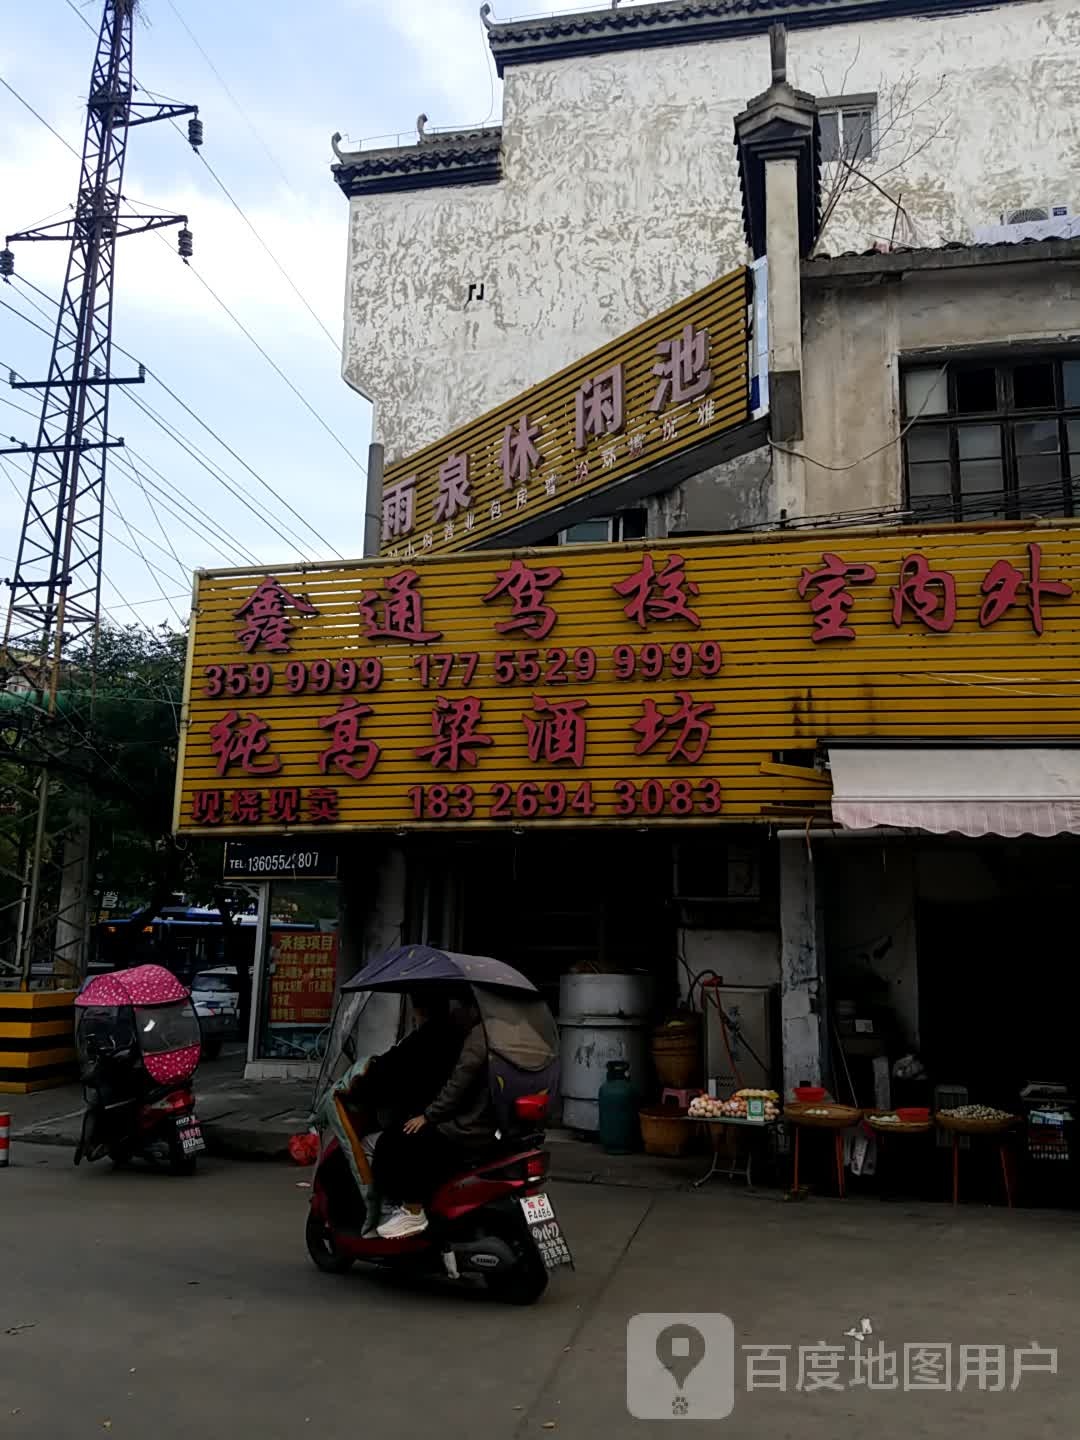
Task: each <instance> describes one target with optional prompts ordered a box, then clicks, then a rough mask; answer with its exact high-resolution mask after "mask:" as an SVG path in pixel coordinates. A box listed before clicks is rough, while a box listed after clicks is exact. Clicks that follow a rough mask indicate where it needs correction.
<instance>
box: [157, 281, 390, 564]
mask: <svg viewBox="0 0 1080 1440" xmlns="http://www.w3.org/2000/svg"><path fill="white" fill-rule="evenodd" d="M184 264H185V265H186V266H187V268H188V269H189V270H190V271H191V273H192V275H194V276H195V279H196V280H198V282H199V284H200V285H201V286H202V287H203V288H204V289H205V290H206V291H207V292H208V294H209V295H210V296H211V297H212V299H214V300H215V301H216V302H217V304H218V305H220V307H221V308H222V310H224V311H225V314H226V315H228V317H229V319H230V320H231V321H232V322H233V324H234V325H235V326H236V328H237V329H238V330H240V331H241V332H242V333H243V334H244V335H246V336H247V338H248V339H249V340H250V341H251V343H252V345H254V346H255V349H256V350H258V352H259V354H260V355H261V356H262V357H263V359H264V360H265V361H266V363H267V364H268V365H269V366H270V368H271V369H272V370H273V371H274V372H275V374H277V375H279V376H280V377H281V379H282V380H284V382H285V384H286V385H287V386H288V387H289V389H290V390H291V391H292V392H293V394H294V395H295V396H296V398H297V399H298V400H299V401H300V403H301V404H302V405H303V406H304V408H305V409H306V410H309V411H310V412H311V414H312V415H313V416H314V417H315V419H316V420H317V421H318V422H319V424H320V425H321V426H322V428H323V429H324V430H325V431H326V433H327V434H328V435H329V436H330V438H331V440H333V442H334V444H335V445H336V446H337V447H338V449H339V450H342V451H344V453H345V454H346V455H347V456H348V457H349V459H350V460H351V461H352V463H353V464H354V465H355V466H356V468H357V469H358V470H359V471H360V473H361V474H362V475H366V474H367V467H366V466H364V465H362V464H361V463H360V461H359V460H358V459H357V458H356V456H355V455H354V454H353V453H352V451H351V450H350V449H349V447H348V446H347V445H346V444H345V442H344V441H343V440H341V439H339V438H338V436H337V435H336V434H335V433H334V431H333V430H332V429H331V428H330V426H329V425H328V424H327V423H326V421H325V420H324V419H323V418H322V416H321V415H320V414H319V412H318V411H317V410H316V409H315V407H314V406H313V405H312V404H311V402H310V400H308V399H307V398H306V396H304V395H303V394H301V392H300V391H299V390H298V389H297V388H296V386H295V385H294V384H293V382H292V381H291V380H290V379H289V377H288V376H287V375H286V374H285V372H284V370H282V368H281V366H280V365H278V364H277V362H276V361H275V360H273V359H271V357H270V356H269V355H268V354H267V353H266V351H265V350H264V349H263V347H262V346H261V345H260V344H259V342H258V341H257V340H256V339H255V336H254V335H252V333H251V331H250V330H249V329H248V328H247V326H246V325H244V324H243V322H242V321H241V320H239V319H238V318H237V317H236V315H234V314H233V312H232V311H231V310H230V309H229V307H228V305H226V304H225V301H224V300H222V298H221V296H220V295H218V294H217V292H216V291H215V290H214V289H213V288H212V287H211V285H210V282H209V281H208V280H205V279H204V278H203V276H201V275H200V274H199V272H198V271H197V270H196V269H195V267H194V265H192V264H191V262H190V260H185V261H184ZM334 553H335V554H336V553H337V552H336V551H335V552H334Z"/></svg>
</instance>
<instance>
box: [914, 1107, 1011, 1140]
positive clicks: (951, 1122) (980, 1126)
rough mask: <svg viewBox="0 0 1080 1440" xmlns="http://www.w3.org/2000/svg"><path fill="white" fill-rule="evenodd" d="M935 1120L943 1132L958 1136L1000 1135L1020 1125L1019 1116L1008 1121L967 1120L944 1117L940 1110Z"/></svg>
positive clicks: (957, 1117) (956, 1116)
mask: <svg viewBox="0 0 1080 1440" xmlns="http://www.w3.org/2000/svg"><path fill="white" fill-rule="evenodd" d="M934 1119H935V1120H936V1121H937V1123H938V1124H939V1125H940V1126H941V1128H942V1130H952V1131H954V1132H955V1133H956V1134H957V1135H1000V1134H1002V1133H1003V1132H1004V1131H1006V1130H1011V1129H1012V1127H1013V1126H1014V1125H1018V1124H1019V1123H1020V1116H1019V1115H1010V1116H1009V1118H1008V1119H1007V1120H966V1119H964V1118H963V1117H962V1116H959V1115H943V1114H942V1113H941V1111H940V1110H939V1111H938V1113H937V1114H936V1115H935V1116H934Z"/></svg>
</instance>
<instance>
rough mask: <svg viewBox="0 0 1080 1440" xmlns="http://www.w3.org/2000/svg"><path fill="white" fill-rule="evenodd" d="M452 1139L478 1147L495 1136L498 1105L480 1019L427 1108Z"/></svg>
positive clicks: (434, 1122) (427, 1114) (428, 1115)
mask: <svg viewBox="0 0 1080 1440" xmlns="http://www.w3.org/2000/svg"><path fill="white" fill-rule="evenodd" d="M424 1117H425V1119H426V1120H427V1122H428V1124H429V1125H435V1126H436V1127H437V1128H438V1130H439V1132H440V1134H442V1135H445V1136H446V1138H447V1139H448V1140H455V1141H457V1142H458V1143H459V1144H461V1145H467V1146H470V1147H472V1148H475V1149H478V1148H480V1147H481V1146H483V1145H490V1143H491V1142H492V1140H493V1139H494V1138H495V1107H494V1105H493V1104H492V1103H491V1094H490V1092H489V1090H488V1047H487V1037H486V1036H485V1034H484V1027H483V1025H481V1024H480V1023H479V1022H477V1024H475V1025H473V1027H472V1028H471V1029H470V1031H469V1033H468V1034H467V1035H466V1036H465V1043H464V1044H463V1045H462V1047H461V1054H460V1055H459V1056H458V1061H457V1064H456V1065H455V1066H454V1069H453V1072H452V1073H451V1075H450V1078H449V1080H447V1082H446V1084H445V1085H444V1086H443V1088H442V1089H441V1090H440V1091H439V1093H438V1095H436V1097H435V1099H434V1100H433V1101H432V1102H431V1104H430V1105H429V1106H428V1107H427V1109H426V1110H425V1111H424Z"/></svg>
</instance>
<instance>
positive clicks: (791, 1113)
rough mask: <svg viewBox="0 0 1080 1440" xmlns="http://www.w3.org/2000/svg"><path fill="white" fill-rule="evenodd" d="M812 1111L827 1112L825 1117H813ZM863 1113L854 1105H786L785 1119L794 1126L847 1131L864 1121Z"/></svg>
mask: <svg viewBox="0 0 1080 1440" xmlns="http://www.w3.org/2000/svg"><path fill="white" fill-rule="evenodd" d="M811 1110H825V1111H827V1112H828V1113H827V1114H825V1115H811V1114H810V1113H809V1112H810V1111H811ZM862 1113H863V1112H862V1111H861V1110H856V1109H855V1107H854V1105H785V1106H784V1119H785V1120H790V1121H791V1123H792V1124H793V1125H807V1126H810V1127H811V1128H812V1129H816V1130H846V1129H847V1127H848V1126H849V1125H855V1124H857V1123H858V1122H859V1121H860V1120H861V1119H862Z"/></svg>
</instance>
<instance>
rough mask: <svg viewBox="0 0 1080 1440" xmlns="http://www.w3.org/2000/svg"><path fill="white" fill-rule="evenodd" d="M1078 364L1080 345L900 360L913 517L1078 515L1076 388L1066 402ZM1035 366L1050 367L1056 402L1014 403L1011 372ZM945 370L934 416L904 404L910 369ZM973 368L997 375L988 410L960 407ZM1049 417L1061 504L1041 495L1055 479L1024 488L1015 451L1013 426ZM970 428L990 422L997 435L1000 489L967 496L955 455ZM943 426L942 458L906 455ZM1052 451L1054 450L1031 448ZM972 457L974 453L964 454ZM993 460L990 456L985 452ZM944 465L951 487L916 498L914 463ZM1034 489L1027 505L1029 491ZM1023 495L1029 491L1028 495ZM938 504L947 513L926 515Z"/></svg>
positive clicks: (1079, 416)
mask: <svg viewBox="0 0 1080 1440" xmlns="http://www.w3.org/2000/svg"><path fill="white" fill-rule="evenodd" d="M1070 363H1071V364H1074V365H1080V346H1070V347H1068V348H1055V349H1050V350H1048V349H1039V350H1029V349H1026V348H1025V349H1022V350H1013V351H1005V352H1003V351H995V352H992V353H989V354H985V355H983V354H979V353H971V352H963V353H960V354H952V355H942V356H940V357H939V356H908V357H905V358H904V359H903V360H902V361H901V364H900V403H901V413H902V416H903V430H904V434H903V441H902V445H903V455H902V459H903V483H904V505H905V508H906V509H907V510H908V511H910V512H911V514H912V518H913V519H915V520H916V521H919V520H920V519H922V518H928V519H931V520H934V521H938V520H940V521H943V522H945V523H948V522H949V520H950V519H951V520H952V521H953V522H956V523H959V522H961V521H964V520H983V521H989V520H1020V519H1023V518H1025V516H1032V515H1034V516H1038V517H1040V518H1058V517H1066V518H1071V517H1073V516H1076V515H1080V394H1078V398H1077V403H1076V404H1071V405H1070V404H1066V387H1065V370H1064V367H1065V365H1066V364H1070ZM1035 365H1050V366H1052V374H1053V404H1052V405H1037V406H1027V407H1018V406H1017V404H1016V386H1015V377H1016V372H1017V371H1018V370H1023V369H1025V368H1029V367H1031V366H1035ZM943 368H944V370H945V377H944V378H945V382H946V407H947V408H946V409H945V410H944V411H942V412H937V413H933V414H919V413H917V412H916V413H915V414H912V413H910V412H909V410H908V404H907V389H908V387H907V381H908V377H909V376H911V375H912V374H914V373H917V372H922V373H924V374H927V375H931V374H934V373H935V372H939V371H941V370H942V369H943ZM977 370H992V371H993V375H994V408H993V409H992V410H987V409H981V410H964V409H961V408H960V401H959V397H958V379H959V378H961V377H962V376H964V375H965V374H970V373H971V372H972V371H977ZM1040 421H1041V422H1044V423H1047V422H1053V423H1054V424H1055V426H1056V431H1057V447H1058V448H1057V456H1056V458H1057V462H1058V476H1057V483H1058V485H1059V486H1060V492H1061V493H1060V504H1058V503H1057V502H1055V501H1054V499H1053V497H1052V496H1050V498H1049V500H1047V501H1046V502H1045V503H1044V502H1043V500H1042V498H1041V497H1042V494H1043V493H1048V492H1049V487H1050V485H1051V484H1052V482H1049V481H1048V482H1046V484H1045V485H1044V486H1041V487H1038V486H1032V485H1031V484H1030V483H1029V484H1028V485H1027V486H1025V487H1022V486H1021V484H1020V468H1021V467H1020V462H1021V461H1022V460H1024V459H1027V458H1032V457H1030V456H1025V455H1024V454H1023V453H1021V452H1018V450H1017V431H1018V428H1019V427H1020V426H1022V425H1027V424H1033V423H1038V422H1040ZM1070 422H1072V423H1073V424H1074V425H1075V426H1076V441H1075V442H1074V443H1073V445H1072V446H1071V447H1070V435H1069V425H1070ZM972 426H986V427H993V428H995V429H996V430H997V431H998V435H999V455H1000V478H1001V487H1000V488H999V489H996V490H992V491H974V492H971V493H968V494H966V495H965V493H964V490H963V472H962V466H963V462H964V459H965V457H963V456H961V454H960V432H961V431H962V430H964V429H966V428H970V427H972ZM935 431H936V432H938V433H940V432H941V431H944V432H945V433H946V435H947V437H948V440H947V445H946V446H945V447H942V448H944V449H945V450H946V454H945V455H944V456H942V457H941V458H940V459H939V460H937V461H934V460H926V461H919V460H913V459H912V458H911V449H910V437H911V436H913V435H916V434H923V435H925V434H928V433H931V432H935ZM1034 453H1035V454H1040V453H1045V454H1046V455H1047V456H1052V455H1053V452H1052V451H1047V452H1034ZM967 458H975V457H967ZM987 458H992V457H987ZM934 463H937V464H942V465H946V466H947V467H948V475H949V490H948V493H946V492H944V491H942V492H941V494H940V495H938V496H934V495H924V496H913V494H912V488H911V482H912V471H913V467H916V466H918V465H919V464H934ZM1036 489H1037V490H1039V492H1040V493H1039V495H1037V496H1036V499H1035V501H1034V504H1035V505H1036V507H1037V508H1035V509H1032V508H1031V507H1032V503H1033V502H1032V498H1031V493H1032V491H1033V490H1036ZM1025 496H1026V497H1027V498H1026V499H1025ZM934 505H938V506H939V507H940V509H941V511H948V512H950V513H948V514H945V513H942V514H932V515H928V514H927V512H928V511H930V510H931V509H932V507H933V506H934Z"/></svg>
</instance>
